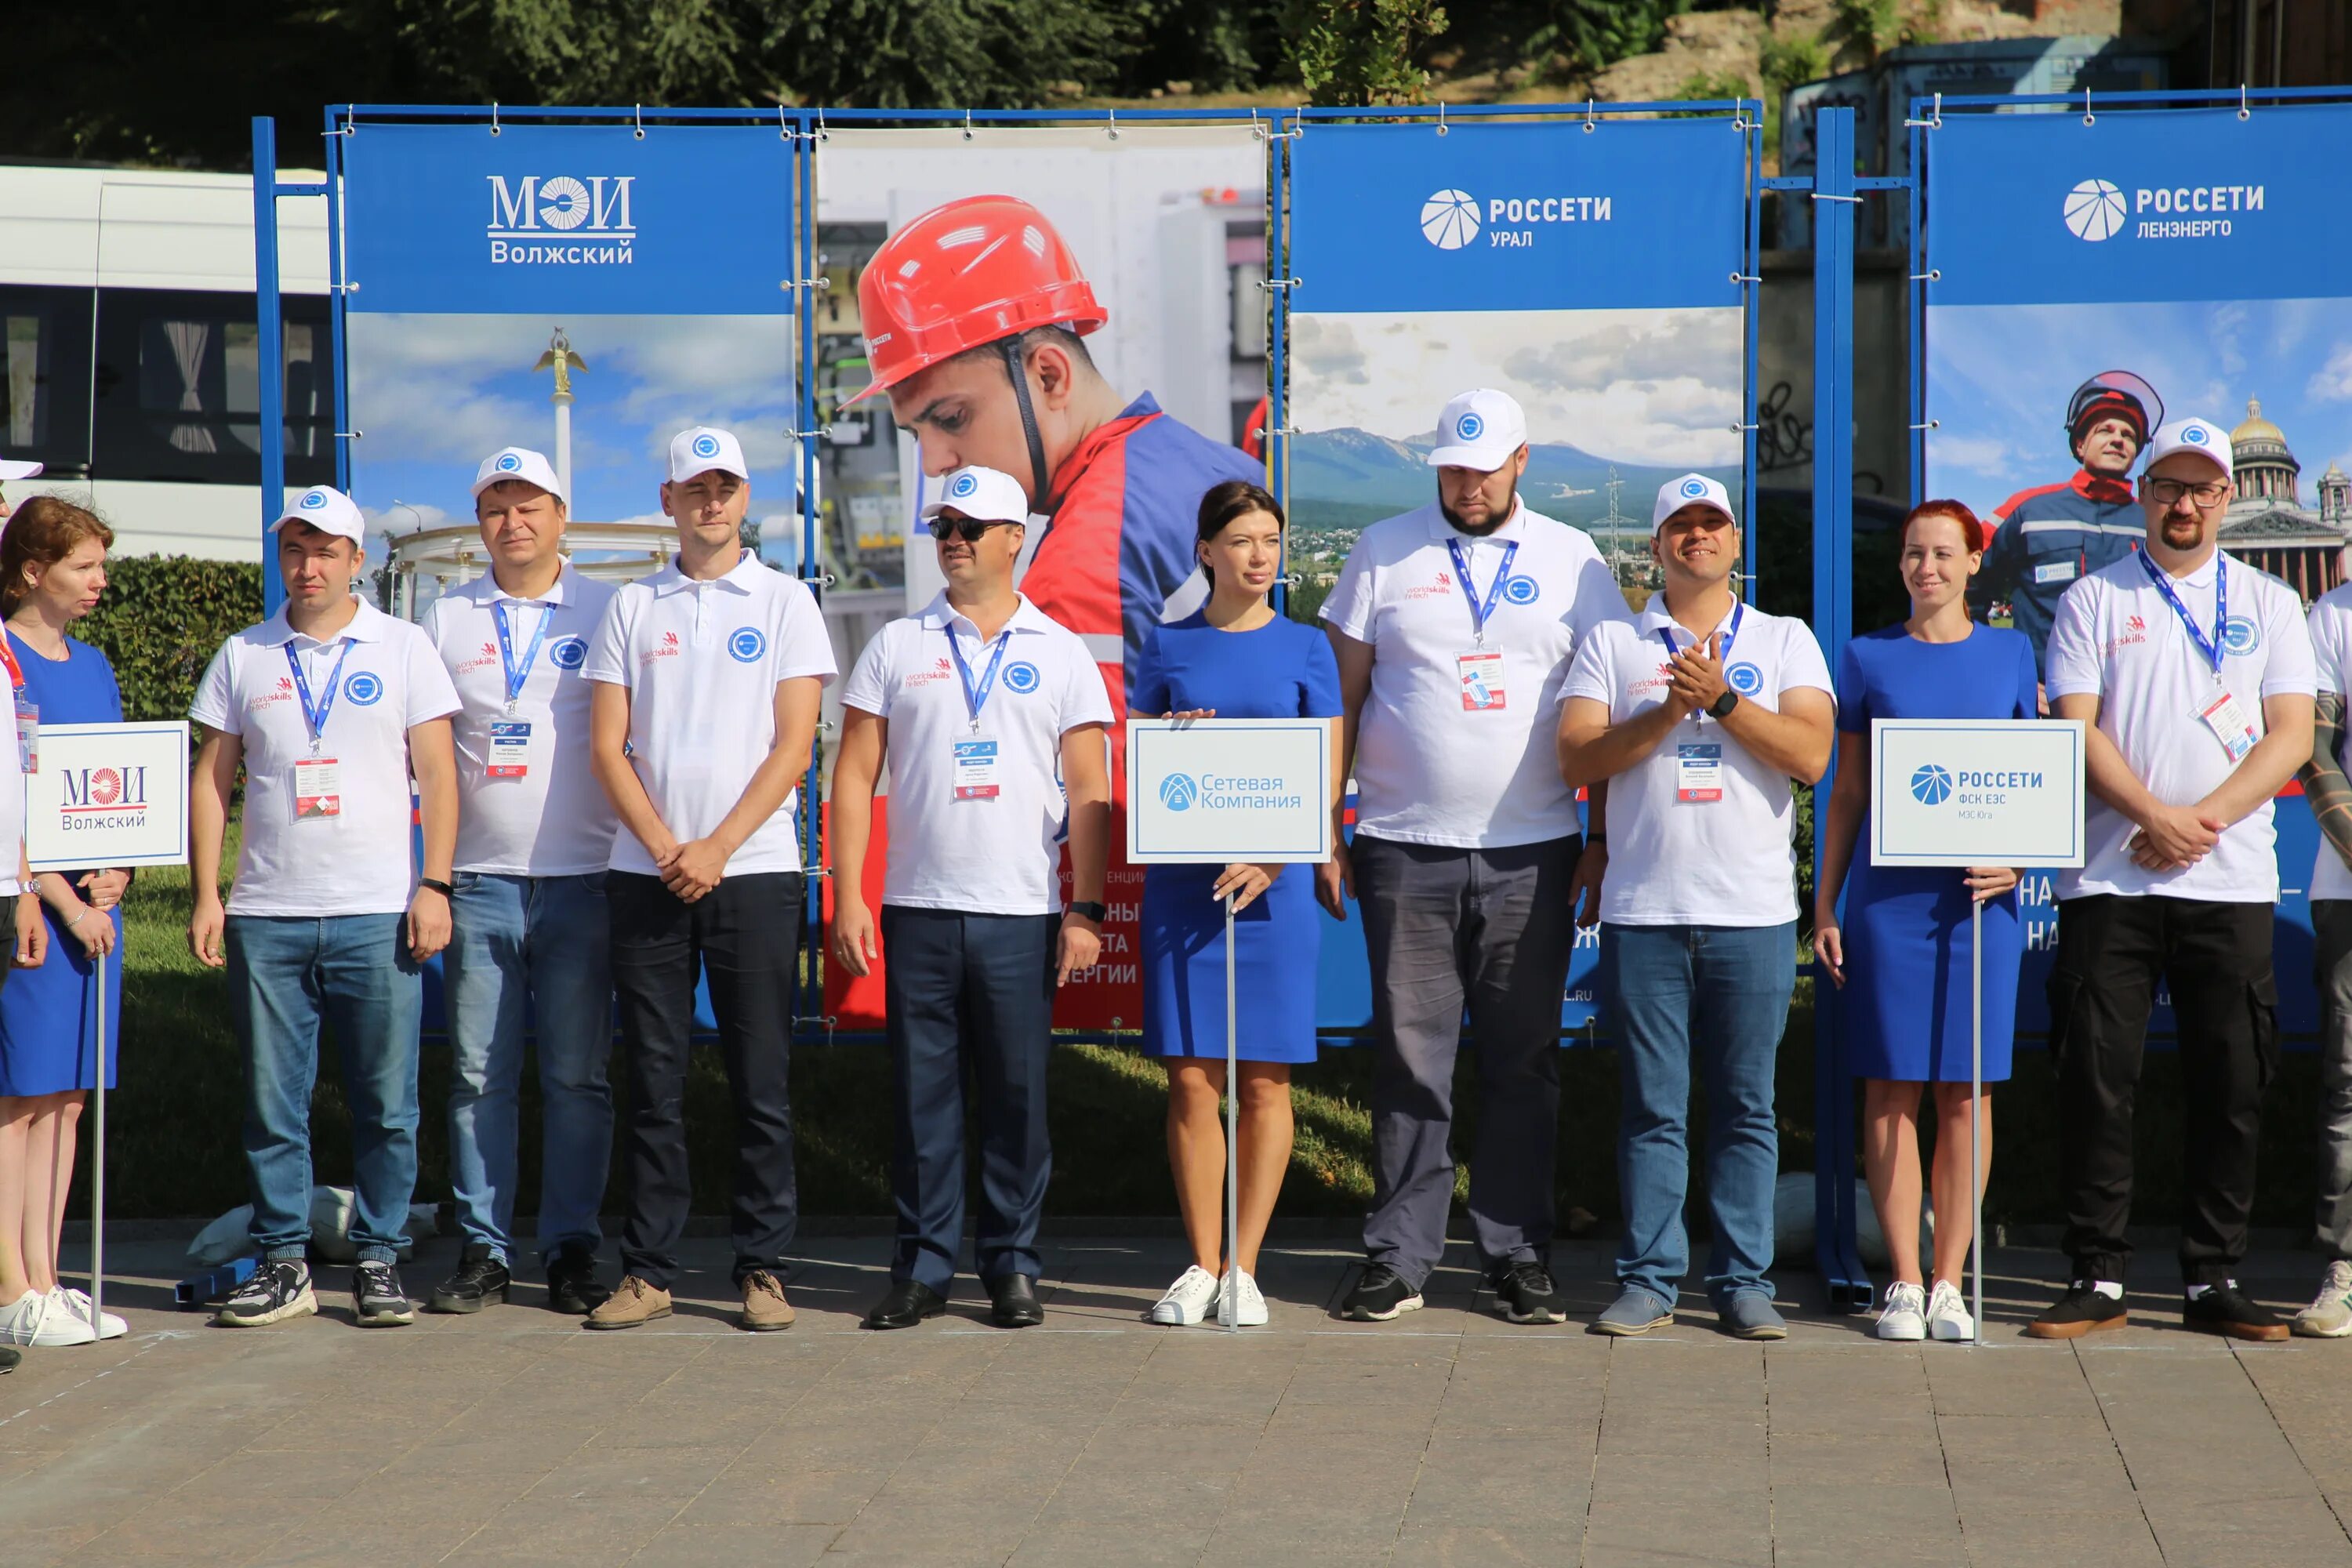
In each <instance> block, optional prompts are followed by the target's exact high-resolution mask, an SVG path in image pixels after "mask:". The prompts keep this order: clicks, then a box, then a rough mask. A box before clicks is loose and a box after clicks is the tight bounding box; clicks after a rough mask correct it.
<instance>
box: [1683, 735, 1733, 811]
mask: <svg viewBox="0 0 2352 1568" xmlns="http://www.w3.org/2000/svg"><path fill="white" fill-rule="evenodd" d="M1722 798H1723V746H1722V743H1721V742H1713V741H1685V742H1682V743H1681V744H1679V745H1677V746H1676V747H1675V799H1676V800H1686V801H1692V802H1695V803H1697V804H1699V805H1706V804H1708V803H1710V802H1713V801H1718V800H1721V799H1722Z"/></svg>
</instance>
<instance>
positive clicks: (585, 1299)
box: [547, 1246, 613, 1318]
mask: <svg viewBox="0 0 2352 1568" xmlns="http://www.w3.org/2000/svg"><path fill="white" fill-rule="evenodd" d="M612 1294H613V1293H612V1292H611V1291H610V1290H607V1289H604V1286H602V1285H600V1284H598V1283H597V1282H596V1255H595V1253H593V1252H592V1251H590V1250H589V1249H588V1248H587V1247H576V1246H567V1247H564V1248H563V1249H562V1251H560V1252H558V1253H557V1254H556V1255H555V1256H554V1257H552V1258H549V1259H548V1260H547V1304H548V1306H549V1307H550V1308H551V1309H553V1310H556V1311H558V1312H562V1313H563V1314H565V1315H566V1316H568V1317H573V1318H584V1317H586V1316H587V1315H588V1314H589V1313H591V1312H593V1311H594V1310H596V1309H597V1308H599V1307H601V1306H603V1305H604V1302H605V1300H607V1299H608V1298H610V1297H611V1295H612Z"/></svg>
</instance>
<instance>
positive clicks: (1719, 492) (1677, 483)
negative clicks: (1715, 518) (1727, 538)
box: [1650, 474, 1739, 539]
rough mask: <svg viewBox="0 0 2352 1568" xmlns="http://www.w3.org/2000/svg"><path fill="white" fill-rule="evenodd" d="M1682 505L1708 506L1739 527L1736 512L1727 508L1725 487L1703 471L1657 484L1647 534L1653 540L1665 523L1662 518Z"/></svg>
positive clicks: (1667, 516) (1729, 502)
mask: <svg viewBox="0 0 2352 1568" xmlns="http://www.w3.org/2000/svg"><path fill="white" fill-rule="evenodd" d="M1686 506H1711V507H1713V508H1714V509H1715V510H1717V511H1719V512H1721V513H1722V514H1723V521H1726V522H1727V523H1729V524H1731V526H1732V527H1734V528H1738V526H1739V514H1738V512H1735V511H1733V510H1731V492H1730V491H1729V490H1727V489H1724V488H1723V486H1722V485H1720V484H1718V483H1717V482H1716V481H1715V480H1713V479H1708V478H1707V477H1706V475H1705V474H1685V475H1684V476H1683V477H1682V478H1680V479H1668V480H1667V481H1666V482H1665V483H1664V484H1662V485H1660V486H1659V487H1658V504H1657V505H1655V506H1654V507H1652V508H1651V509H1650V537H1651V538H1653V539H1655V538H1656V537H1657V536H1658V531H1659V530H1660V529H1662V528H1664V527H1665V526H1666V519H1668V518H1670V517H1672V516H1674V515H1675V513H1676V512H1678V511H1680V510H1682V509H1683V508H1685V507H1686Z"/></svg>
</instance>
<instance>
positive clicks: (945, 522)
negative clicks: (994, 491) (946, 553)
mask: <svg viewBox="0 0 2352 1568" xmlns="http://www.w3.org/2000/svg"><path fill="white" fill-rule="evenodd" d="M1012 526H1013V525H1012V524H1011V523H1009V522H1006V521H1004V520H1003V519H1002V518H990V519H988V520H987V521H982V520H981V519H979V518H976V517H949V516H947V515H946V514H945V513H941V514H940V516H938V517H935V518H933V519H931V537H932V538H933V539H936V540H938V541H939V542H940V543H942V544H944V543H946V542H947V541H948V539H949V537H950V535H952V536H953V537H955V538H957V539H961V540H962V541H963V542H965V543H966V544H978V543H979V542H980V536H981V535H982V534H983V533H986V532H987V531H989V530H990V529H992V528H1010V527H1012Z"/></svg>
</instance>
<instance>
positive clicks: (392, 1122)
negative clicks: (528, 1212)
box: [226, 915, 425, 1263]
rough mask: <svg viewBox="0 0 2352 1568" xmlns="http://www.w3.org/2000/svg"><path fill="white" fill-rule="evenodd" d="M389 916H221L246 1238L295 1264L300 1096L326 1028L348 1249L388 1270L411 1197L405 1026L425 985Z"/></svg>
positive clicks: (305, 1113)
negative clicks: (241, 1083) (348, 1217)
mask: <svg viewBox="0 0 2352 1568" xmlns="http://www.w3.org/2000/svg"><path fill="white" fill-rule="evenodd" d="M401 925H402V917H401V916H399V915H331V916H327V917H325V918H323V919H310V918H293V917H283V916H274V915H231V916H229V918H228V931H227V941H226V946H227V950H228V951H227V956H228V982H229V984H228V1006H229V1019H230V1022H231V1023H232V1024H234V1025H235V1026H236V1037H237V1040H238V1043H239V1044H241V1045H242V1046H243V1047H245V1058H246V1097H245V1161H246V1165H247V1169H248V1170H249V1171H250V1172H251V1173H252V1179H253V1240H254V1245H256V1246H257V1247H260V1248H261V1250H262V1253H263V1255H264V1256H265V1257H267V1258H270V1259H272V1260H276V1259H278V1258H300V1257H301V1256H302V1255H303V1251H304V1249H305V1248H306V1247H307V1246H308V1244H309V1242H310V1179H311V1176H310V1091H311V1090H312V1089H313V1088H315V1087H316V1086H317V1083H318V1080H319V1027H320V1023H321V1022H324V1023H326V1024H328V1025H330V1026H332V1027H333V1029H334V1032H335V1046H336V1048H337V1050H338V1051H339V1052H340V1054H341V1057H342V1069H343V1098H344V1099H345V1100H349V1101H350V1102H351V1108H352V1155H353V1160H352V1167H353V1168H352V1193H353V1196H354V1197H355V1198H356V1200H357V1204H356V1208H357V1213H356V1214H355V1215H354V1216H353V1218H352V1231H351V1239H352V1244H353V1245H354V1246H355V1247H358V1248H359V1255H360V1257H361V1258H362V1259H363V1260H364V1259H371V1258H373V1259H377V1260H381V1261H383V1262H387V1263H388V1262H391V1261H392V1260H393V1259H394V1258H397V1257H398V1256H399V1255H400V1249H401V1247H404V1246H405V1245H406V1241H405V1237H404V1235H403V1227H404V1226H406V1224H407V1223H408V1203H409V1199H410V1198H411V1197H413V1196H415V1192H416V1027H417V1024H418V1021H419V1019H420V1018H421V1016H423V1013H424V1011H425V984H424V978H423V976H422V974H421V973H419V971H418V969H417V966H416V962H415V960H414V959H412V958H411V957H409V955H408V943H407V942H406V941H405V940H404V936H403V934H402V931H401Z"/></svg>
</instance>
